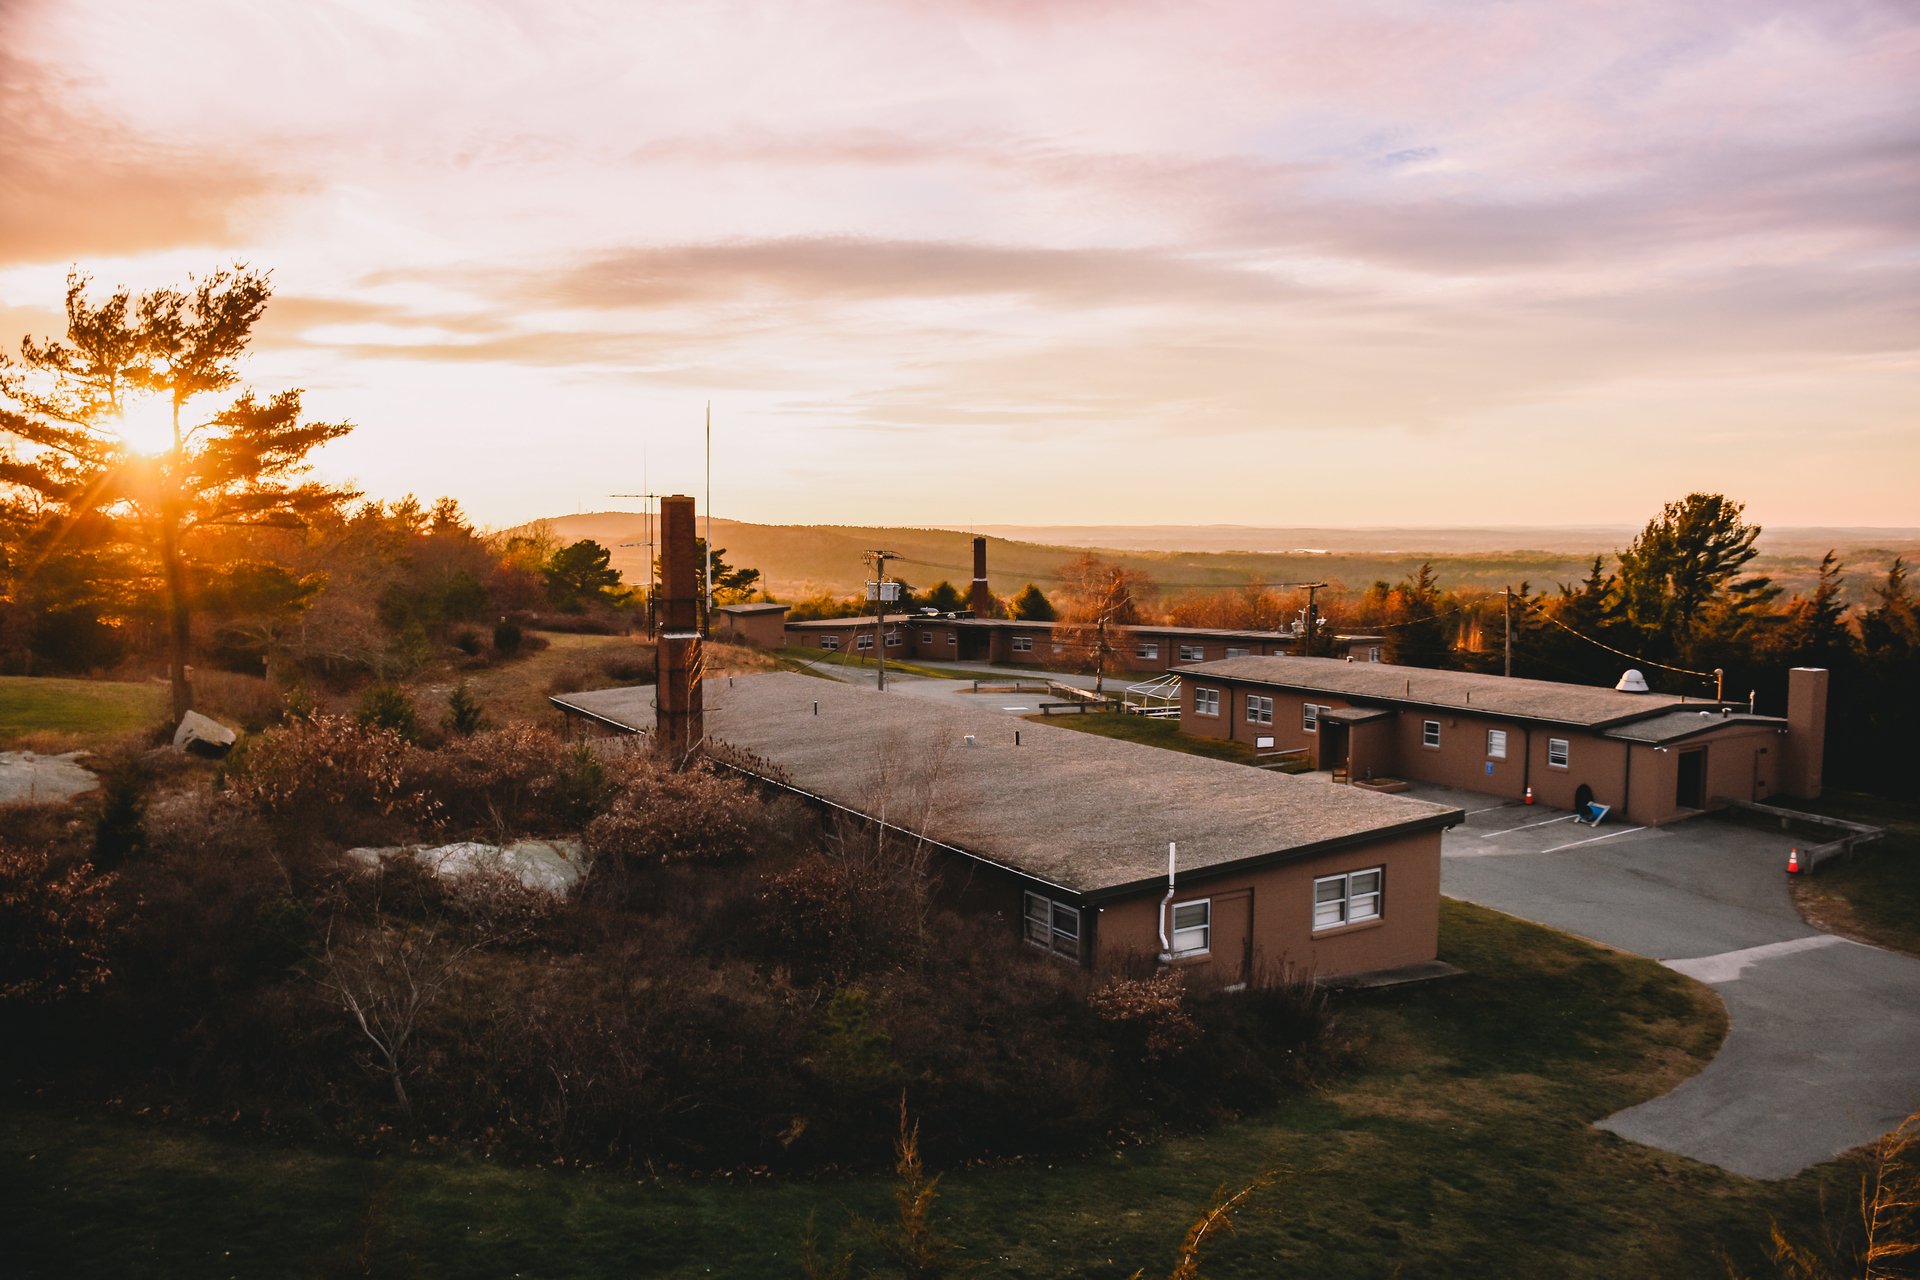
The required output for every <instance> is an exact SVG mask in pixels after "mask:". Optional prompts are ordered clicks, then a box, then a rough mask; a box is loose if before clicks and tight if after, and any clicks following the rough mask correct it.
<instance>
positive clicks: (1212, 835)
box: [553, 672, 1463, 898]
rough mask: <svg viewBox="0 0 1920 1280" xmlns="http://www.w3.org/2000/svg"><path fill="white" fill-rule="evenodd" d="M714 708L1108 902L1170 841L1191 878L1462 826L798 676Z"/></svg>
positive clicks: (801, 784)
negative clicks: (816, 706) (1245, 864)
mask: <svg viewBox="0 0 1920 1280" xmlns="http://www.w3.org/2000/svg"><path fill="white" fill-rule="evenodd" d="M980 696H983V697H1004V696H1005V695H980ZM705 700H706V725H707V733H708V736H710V737H713V738H717V739H719V740H721V741H723V742H725V743H727V744H729V745H731V746H734V747H738V748H740V749H743V750H746V751H750V752H752V753H754V754H755V755H758V756H762V757H764V758H766V759H767V760H770V761H772V762H773V763H774V764H775V765H777V766H778V767H779V768H780V769H781V770H783V771H784V772H785V773H786V775H787V777H788V779H789V780H790V781H791V782H792V784H793V785H794V786H796V787H798V788H800V789H801V790H804V791H807V792H810V793H812V794H814V795H817V796H820V797H822V798H823V799H826V800H830V801H832V802H834V803H835V804H839V805H844V806H845V807H847V808H849V809H854V810H857V811H859V812H861V813H863V814H866V815H868V816H869V817H874V818H879V819H881V820H883V821H886V822H888V823H891V824H892V825H894V826H896V827H900V828H902V829H905V830H907V831H910V832H914V833H916V834H920V835H924V836H926V837H927V838H929V839H931V840H935V841H937V842H939V843H941V844H944V845H949V846H952V847H954V848H956V849H959V850H961V851H962V852H965V853H969V854H972V855H974V856H977V857H980V858H983V859H985V860H987V861H989V862H994V863H998V864H999V865H1001V866H1005V867H1008V868H1011V869H1012V870H1015V871H1018V872H1021V873H1023V874H1026V875H1029V876H1033V877H1034V878H1036V879H1039V880H1043V881H1046V882H1048V883H1049V884H1052V885H1055V886H1058V887H1059V888H1062V889H1066V890H1069V891H1071V892H1073V893H1076V894H1081V895H1087V896H1090V897H1095V898H1098V897H1106V896H1112V895H1114V894H1116V893H1117V892H1119V891H1122V890H1127V889H1133V888H1138V887H1142V886H1152V885H1155V884H1164V883H1165V881H1166V874H1167V842H1168V841H1169V840H1171V841H1175V842H1177V843H1178V845H1179V866H1180V868H1181V870H1182V871H1184V872H1186V873H1189V874H1191V873H1196V872H1201V871H1206V870H1218V869H1222V868H1225V867H1228V866H1231V865H1234V864H1237V863H1241V862H1244V861H1246V860H1248V859H1258V860H1260V861H1269V860H1278V859H1290V858H1295V857H1307V856H1311V855H1312V854H1314V853H1316V852H1324V851H1331V850H1332V849H1335V848H1338V847H1341V846H1343V845H1345V844H1349V843H1362V842H1365V841H1368V840H1372V839H1377V838H1381V837H1385V836H1389V835H1397V834H1405V833H1410V832H1414V831H1420V830H1428V829H1433V828H1438V827H1443V826H1450V825H1452V824H1453V823H1455V822H1458V821H1460V820H1461V818H1462V817H1463V815H1462V813H1461V811H1460V810H1458V809H1454V808H1449V807H1448V806H1446V805H1439V804H1433V803H1430V802H1428V801H1424V800H1410V799H1407V798H1405V797H1402V796H1392V795H1380V794H1374V793H1371V792H1366V791H1356V790H1354V789H1353V788H1351V787H1339V786H1333V785H1331V784H1330V783H1328V782H1326V781H1324V780H1316V779H1313V778H1294V777H1288V776H1287V775H1284V774H1276V773H1271V772H1268V771H1266V770H1262V769H1255V768H1250V767H1248V766H1247V765H1243V764H1235V763H1232V762H1231V761H1225V760H1208V759H1203V758H1201V757H1198V756H1190V755H1186V754H1184V753H1182V752H1176V751H1167V750H1164V749H1162V748H1159V747H1149V746H1142V745H1140V744H1137V743H1131V742H1118V741H1115V740H1113V739H1109V738H1100V737H1095V736H1094V735H1092V734H1087V733H1078V732H1075V731H1073V730H1071V729H1057V728H1051V727H1049V726H1047V725H1044V724H1034V723H1031V722H1029V721H1025V720H1016V719H1010V718H1009V717H1008V716H1007V715H1006V714H1005V713H1003V712H1001V711H1000V710H999V709H998V707H997V706H996V707H992V708H986V707H983V708H982V709H980V710H977V711H976V710H974V709H972V708H970V707H966V706H955V707H948V706H945V705H943V704H940V703H933V702H927V701H923V700H921V699H917V698H908V697H903V696H901V695H899V694H897V693H878V692H875V691H874V690H871V689H865V688H861V687H859V686H856V685H849V684H843V683H839V682H837V681H828V680H820V679H816V678H813V677H809V676H804V675H799V674H796V673H793V672H770V673H765V674H760V675H750V676H736V677H734V678H733V681H732V683H731V684H728V683H725V682H723V681H719V680H714V681H710V682H709V683H708V684H707V686H706V692H705ZM553 701H554V703H555V704H556V705H559V706H562V707H572V708H576V709H578V710H580V711H584V712H586V713H588V714H589V715H592V716H594V717H596V718H599V719H601V720H604V721H607V722H609V723H613V724H620V725H624V726H626V727H628V728H634V729H640V730H647V729H651V728H652V726H653V715H654V712H653V687H652V686H651V685H642V686H638V687H634V688H627V689H600V690H593V691H589V692H585V693H570V694H565V695H562V696H559V697H556V698H554V699H553ZM816 702H817V703H818V704H819V714H817V715H816V714H815V713H814V704H815V703H816ZM1016 731H1017V732H1018V733H1019V735H1020V743H1021V745H1020V746H1018V747H1016V746H1014V744H1013V739H1014V734H1015V732H1016ZM967 734H972V735H974V740H975V744H976V745H974V746H971V747H969V746H967V745H966V742H965V736H966V735H967Z"/></svg>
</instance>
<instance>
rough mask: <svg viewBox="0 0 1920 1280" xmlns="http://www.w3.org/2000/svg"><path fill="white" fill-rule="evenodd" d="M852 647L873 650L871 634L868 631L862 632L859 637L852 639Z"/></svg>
mask: <svg viewBox="0 0 1920 1280" xmlns="http://www.w3.org/2000/svg"><path fill="white" fill-rule="evenodd" d="M853 647H854V648H856V649H871V648H873V633H872V632H870V631H862V632H861V633H860V634H859V635H857V636H855V637H854V640H853Z"/></svg>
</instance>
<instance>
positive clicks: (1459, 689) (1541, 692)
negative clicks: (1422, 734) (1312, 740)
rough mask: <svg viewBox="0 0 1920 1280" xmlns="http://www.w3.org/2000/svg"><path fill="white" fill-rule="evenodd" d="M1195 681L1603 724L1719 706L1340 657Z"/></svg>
mask: <svg viewBox="0 0 1920 1280" xmlns="http://www.w3.org/2000/svg"><path fill="white" fill-rule="evenodd" d="M1181 674H1182V675H1184V676H1185V677H1187V678H1188V679H1190V680H1193V679H1206V678H1208V677H1212V678H1214V679H1219V680H1235V681H1241V682H1244V683H1247V684H1265V685H1274V686H1277V687H1280V688H1286V689H1300V690H1304V691H1307V692H1310V693H1329V694H1337V695H1340V696H1342V697H1347V698H1354V699H1360V700H1364V701H1369V702H1376V703H1386V704H1394V705H1400V706H1413V707H1432V708H1441V709H1444V710H1448V711H1470V712H1474V713H1477V714H1480V715H1489V716H1500V717H1505V718H1507V719H1514V720H1538V721H1544V722H1546V723H1549V724H1564V725H1576V726H1580V727H1584V728H1592V729H1603V728H1608V727H1611V726H1613V725H1617V724H1625V723H1627V722H1628V721H1633V720H1640V719H1644V718H1646V717H1649V716H1654V715H1659V714H1661V713H1664V712H1667V711H1671V710H1674V709H1676V708H1679V707H1683V706H1684V707H1694V708H1699V707H1702V706H1712V705H1714V704H1712V703H1702V702H1699V701H1697V700H1696V701H1694V702H1688V701H1687V699H1686V698H1684V697H1678V696H1674V695H1671V694H1662V693H1621V692H1619V691H1618V690H1615V689H1600V688H1595V687H1593V686H1591V685H1583V684H1560V683H1557V682H1555V681H1552V680H1518V679H1514V678H1512V677H1508V676H1495V675H1483V674H1481V673H1479V672H1474V671H1433V670H1429V669H1427V668H1425V667H1401V666H1394V665H1392V664H1389V663H1384V662H1344V661H1342V660H1340V659H1338V658H1293V657H1271V658H1263V657H1246V658H1225V659H1222V660H1221V661H1218V662H1202V663H1198V664H1196V665H1194V666H1191V667H1183V668H1181Z"/></svg>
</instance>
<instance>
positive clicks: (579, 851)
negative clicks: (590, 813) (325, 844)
mask: <svg viewBox="0 0 1920 1280" xmlns="http://www.w3.org/2000/svg"><path fill="white" fill-rule="evenodd" d="M400 854H407V855H410V856H411V857H412V858H413V860H414V861H415V862H418V863H419V864H420V865H421V866H423V867H426V868H427V869H428V870H430V871H432V872H433V873H434V874H435V875H436V876H439V877H440V878H441V879H443V880H462V879H465V878H466V877H467V876H470V875H473V874H474V873H475V872H479V871H502V872H505V873H506V874H508V875H510V876H512V877H513V878H514V879H516V880H518V881H519V882H520V883H521V884H523V885H525V886H526V887H527V888H529V889H539V890H540V891H542V892H543V893H550V894H552V895H553V896H554V897H556V898H564V897H566V896H567V895H568V894H569V893H571V892H572V891H573V888H574V886H575V885H577V884H579V883H580V880H581V878H582V877H583V876H584V875H585V874H586V867H587V861H586V850H585V849H584V848H583V847H582V846H581V844H580V842H579V841H578V840H516V841H515V842H514V843H512V844H510V845H506V846H505V847H502V846H500V845H497V844H482V843H481V842H479V841H477V840H460V841H456V842H454V843H453V844H443V845H424V844H422V845H401V846H397V847H393V848H386V849H372V848H361V849H349V850H347V854H346V856H347V857H348V858H350V859H352V860H353V861H355V862H357V863H359V864H361V865H362V866H365V867H369V868H372V867H377V866H379V865H380V860H381V859H382V858H390V857H395V856H397V855H400Z"/></svg>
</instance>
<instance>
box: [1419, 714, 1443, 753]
mask: <svg viewBox="0 0 1920 1280" xmlns="http://www.w3.org/2000/svg"><path fill="white" fill-rule="evenodd" d="M1420 745H1421V746H1423V747H1437V746H1439V745H1440V722H1439V721H1438V720H1422V721H1421V722H1420Z"/></svg>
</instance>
